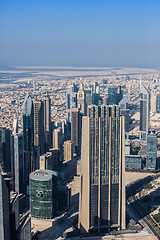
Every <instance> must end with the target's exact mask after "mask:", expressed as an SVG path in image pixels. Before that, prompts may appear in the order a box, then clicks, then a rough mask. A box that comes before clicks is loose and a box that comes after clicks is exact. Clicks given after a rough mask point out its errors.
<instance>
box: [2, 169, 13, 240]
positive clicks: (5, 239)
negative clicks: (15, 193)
mask: <svg viewBox="0 0 160 240" xmlns="http://www.w3.org/2000/svg"><path fill="white" fill-rule="evenodd" d="M10 237H11V236H10V181H9V179H8V178H7V174H6V173H0V239H1V240H10Z"/></svg>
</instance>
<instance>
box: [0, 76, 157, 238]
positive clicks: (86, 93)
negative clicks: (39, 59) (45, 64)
mask: <svg viewBox="0 0 160 240" xmlns="http://www.w3.org/2000/svg"><path fill="white" fill-rule="evenodd" d="M48 79H49V80H48ZM113 79H114V80H113ZM139 79H140V76H139V75H138V74H129V75H125V74H124V75H123V74H122V75H118V74H112V75H111V76H107V75H106V76H105V75H102V76H100V75H99V76H98V75H97V76H94V75H93V76H87V75H86V72H85V76H84V77H83V78H81V77H71V78H69V77H63V78H56V77H55V78H54V79H52V77H51V76H49V75H48V78H46V79H45V78H44V76H42V75H41V76H40V75H39V79H38V80H36V81H35V80H34V81H33V80H31V81H26V82H18V85H17V88H16V86H15V87H14V88H9V89H8V90H6V91H3V92H1V91H0V102H1V106H0V108H1V115H0V117H1V128H0V161H1V166H0V171H4V166H5V169H6V167H7V169H8V170H7V169H6V171H7V174H8V175H7V176H9V177H10V189H11V190H12V191H11V192H10V193H11V194H10V195H11V200H10V209H11V211H10V214H9V215H10V216H9V218H10V221H11V222H12V224H11V227H10V233H11V235H16V237H17V238H18V239H23V238H24V236H25V237H26V238H27V239H30V238H31V227H32V237H35V236H36V231H37V229H39V230H40V232H41V233H42V235H43V234H46V236H47V231H46V230H47V228H46V225H45V224H46V223H47V224H49V221H50V219H51V221H53V222H55V223H56V221H57V220H56V219H57V218H56V217H57V214H59V212H58V211H62V216H59V217H58V218H60V219H61V220H62V221H61V220H60V221H58V222H59V223H60V228H58V229H60V230H57V231H59V234H60V235H61V234H62V233H63V231H62V232H61V233H60V231H61V229H62V228H61V225H63V222H65V224H69V222H70V219H72V217H71V214H72V211H73V212H74V213H73V219H74V216H76V214H77V212H76V211H77V210H78V199H80V215H79V226H80V225H81V227H80V229H81V232H89V233H90V232H92V233H93V232H94V230H95V231H102V232H103V231H104V232H109V231H110V230H113V229H114V230H117V229H123V228H125V220H124V216H125V204H124V199H125V194H124V186H125V184H124V179H123V177H124V174H122V172H124V168H126V172H128V173H129V174H130V175H132V174H134V173H135V174H139V173H140V172H142V173H144V172H145V173H146V174H148V173H149V172H152V173H153V174H155V175H156V173H155V170H156V169H158V168H159V156H160V151H159V149H160V141H159V136H160V135H159V127H160V121H159V113H158V106H159V105H158V104H159V103H158V99H159V98H158V96H159V91H160V88H159V79H160V77H159V75H158V74H157V75H156V74H144V75H143V76H142V81H143V86H145V91H143V92H144V93H143V96H142V94H141V95H140V84H139ZM82 83H83V84H82ZM152 85H153V88H151V86H152ZM19 88H20V89H21V91H19ZM16 89H17V90H16ZM141 91H142V86H141ZM13 92H14V94H13ZM146 92H147V93H149V92H151V103H150V102H149V101H148V102H147V106H148V108H150V107H151V112H150V114H149V116H148V119H150V122H149V120H148V132H147V131H146V132H145V133H146V137H147V139H145V138H144V136H142V135H143V134H142V135H140V126H141V123H142V122H143V121H142V114H141V113H140V112H143V120H145V123H146V122H147V121H146V118H145V117H146V112H147V111H145V110H144V109H145V106H146V105H145V103H146V95H147V94H146ZM152 96H153V97H152ZM155 96H156V97H155ZM140 97H142V99H141V100H140ZM108 99H109V100H108ZM109 101H110V104H111V105H109ZM115 104H117V105H119V106H115ZM150 104H151V106H150ZM87 106H88V111H87ZM155 107H156V111H155ZM85 115H87V117H84V120H83V121H84V124H83V125H85V128H86V126H87V129H88V130H84V131H83V133H82V116H85ZM6 116H8V117H7V118H6ZM86 119H87V120H86ZM122 119H123V120H122ZM86 122H87V123H86ZM109 122H111V123H112V124H111V125H109ZM122 122H123V124H122ZM89 123H90V124H89ZM149 123H150V124H149ZM88 124H89V125H88ZM142 125H143V124H142ZM144 125H145V124H144ZM121 126H122V127H121ZM150 131H151V132H152V133H150ZM122 132H123V133H122ZM124 133H125V141H124V142H123V141H122V135H123V134H124ZM147 133H148V134H147ZM84 135H85V138H84V137H83V136H84ZM139 136H141V137H142V138H139ZM82 137H83V139H84V140H83V139H82ZM89 137H90V141H89V140H88V138H89ZM123 138H124V135H123ZM144 140H145V141H144ZM87 141H89V144H88V142H87ZM81 142H82V149H81ZM83 142H84V143H85V144H83ZM122 142H123V143H122ZM5 143H7V144H5ZM9 145H10V146H9ZM120 150H122V151H121V153H122V154H121V155H120V154H119V155H118V153H120ZM7 154H8V155H7ZM81 154H82V158H81ZM89 154H90V155H89ZM124 155H125V164H124V163H123V164H121V163H122V161H124ZM4 156H9V158H7V161H6V157H4ZM109 156H110V157H109ZM111 156H112V157H111ZM8 159H10V160H9V161H8ZM88 162H90V163H91V165H90V168H89V166H88V165H87V163H88ZM107 162H108V163H110V165H107ZM8 164H9V165H8ZM8 166H10V167H8ZM87 169H90V172H89V171H87ZM34 170H36V171H34ZM80 170H82V174H83V171H84V174H83V177H84V178H83V177H81V184H80ZM46 171H49V172H50V173H51V172H52V171H54V172H55V174H53V175H54V179H55V181H56V183H57V184H56V183H55V182H54V183H53V185H52V186H51V185H50V184H49V183H47V181H49V182H50V183H51V182H52V180H51V181H50V180H47V181H45V179H44V178H45V176H46ZM87 172H88V173H89V174H90V175H89V174H88V175H87V174H86V173H87ZM137 172H138V173H137ZM32 174H33V179H31V178H30V184H29V176H31V175H32ZM76 174H77V175H76ZM85 174H86V175H87V177H88V179H89V181H88V182H86V180H84V179H85V177H86V175H85ZM49 175H50V174H49ZM49 175H48V176H49ZM51 175H52V174H51ZM81 176H82V175H81ZM89 176H90V178H89ZM121 176H123V177H122V178H121ZM35 178H37V182H36V180H35ZM51 178H52V177H51ZM72 181H73V182H75V183H74V184H75V186H74V184H73V183H72ZM122 183H123V184H122ZM46 184H48V185H46ZM54 184H55V185H54ZM68 184H69V185H68ZM72 184H73V186H72ZM29 185H30V186H29ZM44 186H45V191H44V188H43V187H44ZM46 186H47V187H46ZM54 186H56V187H55V188H54ZM69 186H70V187H69ZM35 188H36V189H35ZM42 188H43V189H42ZM47 189H49V190H47ZM56 189H57V190H56ZM29 190H30V194H29ZM31 190H32V193H31ZM46 190H47V191H48V192H47V193H46ZM53 190H56V192H57V193H56V194H55V193H54V194H52V196H51V195H50V198H49V199H50V200H47V201H46V200H45V197H44V196H46V194H49V192H50V193H51V192H52V191H53ZM42 192H43V193H42ZM79 192H80V194H81V195H80V196H81V197H80V198H79V196H78V194H79ZM37 193H38V196H37V195H36V194H37ZM88 193H90V197H88V195H87V194H88ZM43 194H44V195H43ZM140 195H141V194H139V196H140ZM47 196H48V195H47ZM47 198H48V197H47ZM31 199H32V204H31ZM56 199H57V200H56ZM86 199H87V200H86ZM88 200H90V202H87V201H88ZM29 201H30V206H29ZM85 201H86V202H87V203H86V202H85ZM53 202H54V204H56V205H54V207H53V208H52V206H53ZM42 203H43V204H42ZM47 204H48V205H47ZM47 206H49V210H48V212H47V211H45V213H44V212H43V211H41V210H40V209H43V208H44V209H46V208H47ZM113 206H114V207H113ZM37 209H39V210H37ZM53 209H54V210H53ZM30 210H31V218H30V217H29V215H27V214H29V212H30ZM52 210H53V211H52ZM38 211H39V212H38ZM65 211H67V216H69V219H68V220H69V221H68V220H66V221H64V219H65V215H64V214H63V213H64V212H65ZM53 212H54V213H53ZM70 213H71V214H70ZM45 214H47V215H45ZM74 214H75V215H74ZM88 216H90V219H89V217H88ZM43 219H45V224H44V222H43ZM47 219H48V220H47ZM41 221H42V223H41ZM38 222H39V223H38ZM37 223H38V224H40V225H41V226H40V225H37ZM59 223H58V224H59ZM76 224H77V222H76ZM42 225H43V230H42ZM82 225H84V226H85V228H84V229H83V227H82ZM68 226H71V224H70V225H68ZM52 227H53V226H52ZM45 228H46V229H45ZM53 228H54V227H53ZM53 231H56V230H55V229H54V230H53ZM12 233H13V234H12ZM38 234H40V233H38ZM40 235H41V234H40ZM60 235H59V236H60ZM9 240H10V239H9Z"/></svg>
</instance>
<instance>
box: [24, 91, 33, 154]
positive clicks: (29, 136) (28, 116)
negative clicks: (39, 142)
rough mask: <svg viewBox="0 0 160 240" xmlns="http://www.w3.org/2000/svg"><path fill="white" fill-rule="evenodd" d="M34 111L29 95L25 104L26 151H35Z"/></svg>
mask: <svg viewBox="0 0 160 240" xmlns="http://www.w3.org/2000/svg"><path fill="white" fill-rule="evenodd" d="M33 114H34V110H33V102H32V99H31V96H30V95H29V94H28V95H27V97H26V98H25V100H24V103H23V147H24V150H25V151H30V152H31V151H33V146H34V134H33V130H34V127H33V126H34V122H33V120H34V117H33Z"/></svg>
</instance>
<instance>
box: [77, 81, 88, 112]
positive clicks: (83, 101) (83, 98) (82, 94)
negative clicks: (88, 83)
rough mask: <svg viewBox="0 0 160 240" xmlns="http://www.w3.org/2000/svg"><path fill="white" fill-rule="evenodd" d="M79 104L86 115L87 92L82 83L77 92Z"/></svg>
mask: <svg viewBox="0 0 160 240" xmlns="http://www.w3.org/2000/svg"><path fill="white" fill-rule="evenodd" d="M77 104H78V108H80V112H81V113H82V114H83V115H84V116H86V114H87V103H86V93H85V91H84V87H83V85H82V84H81V86H80V89H79V91H78V93H77Z"/></svg>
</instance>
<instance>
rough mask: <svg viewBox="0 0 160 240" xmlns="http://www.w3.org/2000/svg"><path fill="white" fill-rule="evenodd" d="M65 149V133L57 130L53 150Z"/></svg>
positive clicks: (54, 134)
mask: <svg viewBox="0 0 160 240" xmlns="http://www.w3.org/2000/svg"><path fill="white" fill-rule="evenodd" d="M62 147H63V133H62V128H61V127H59V128H56V129H54V132H53V148H59V149H62Z"/></svg>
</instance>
